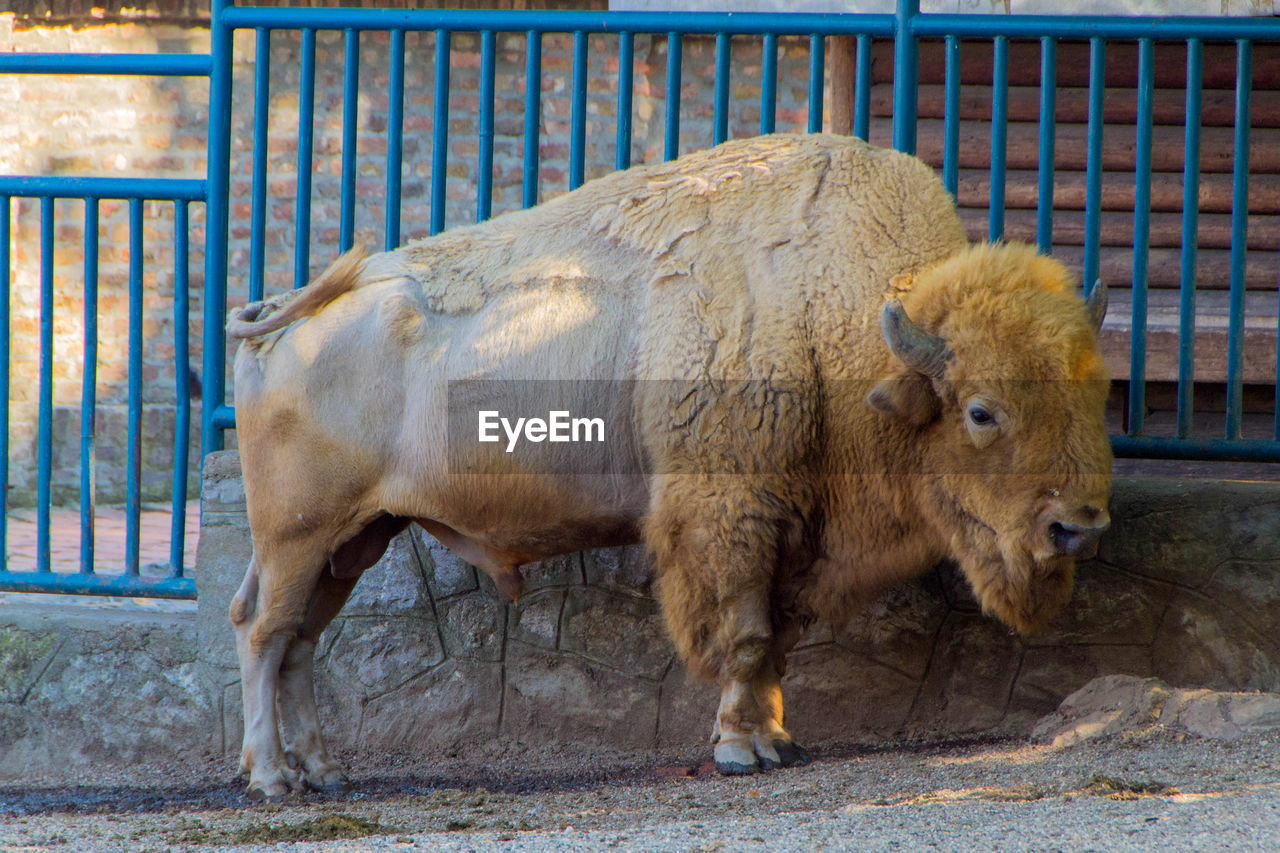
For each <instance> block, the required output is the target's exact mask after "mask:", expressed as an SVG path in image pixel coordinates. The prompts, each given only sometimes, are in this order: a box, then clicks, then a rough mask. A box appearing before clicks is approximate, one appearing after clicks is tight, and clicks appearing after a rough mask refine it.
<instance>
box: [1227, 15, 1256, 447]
mask: <svg viewBox="0 0 1280 853" xmlns="http://www.w3.org/2000/svg"><path fill="white" fill-rule="evenodd" d="M1252 90H1253V42H1251V41H1249V40H1248V39H1238V40H1237V41H1236V127H1235V134H1234V140H1233V150H1232V154H1233V157H1234V164H1233V166H1232V170H1231V297H1230V306H1231V308H1230V311H1231V315H1230V318H1229V320H1228V325H1227V430H1226V437H1227V438H1240V437H1241V427H1242V423H1241V421H1242V419H1243V409H1244V286H1245V281H1244V271H1245V254H1246V251H1247V249H1248V243H1247V240H1248V236H1249V235H1248V228H1249V96H1250V94H1251V93H1252Z"/></svg>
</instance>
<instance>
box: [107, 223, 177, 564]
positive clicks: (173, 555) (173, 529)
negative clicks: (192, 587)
mask: <svg viewBox="0 0 1280 853" xmlns="http://www.w3.org/2000/svg"><path fill="white" fill-rule="evenodd" d="M187 221H188V217H187V202H185V201H176V202H174V205H173V355H174V365H173V373H174V378H175V380H176V381H175V388H174V395H175V396H176V397H177V399H176V400H174V415H175V417H174V420H175V423H174V427H173V499H172V501H171V505H172V509H173V515H172V519H171V524H170V527H169V577H171V578H180V577H182V575H183V570H184V568H185V567H184V563H185V561H186V538H187V464H188V462H189V461H190V460H189V459H188V450H187V448H188V447H189V446H190V443H191V387H190V376H191V341H190V339H189V335H188V328H189V325H190V322H191V289H190V288H191V284H190V281H189V280H188V276H187V262H188V257H189V254H190V253H189V251H188V243H187ZM86 337H87V335H86Z"/></svg>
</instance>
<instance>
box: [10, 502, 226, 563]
mask: <svg viewBox="0 0 1280 853" xmlns="http://www.w3.org/2000/svg"><path fill="white" fill-rule="evenodd" d="M50 515H51V517H50V524H49V542H50V552H51V554H50V557H51V562H52V569H53V571H55V572H78V571H79V570H80V509H79V508H78V507H54V508H53V511H52V512H51V514H50ZM172 520H173V513H172V510H171V509H170V507H169V506H168V505H160V504H147V505H144V507H143V509H142V513H141V516H140V518H139V528H140V529H139V564H140V567H141V571H142V574H144V575H165V574H168V571H169V541H170V532H171V524H172ZM94 522H95V523H94V553H93V569H94V571H95V572H97V573H100V574H104V575H114V574H120V573H121V572H123V571H124V564H125V536H126V531H127V526H128V525H127V518H126V514H125V510H124V507H121V506H105V507H99V508H98V510H97V513H96V516H95V518H94ZM185 528H186V535H185V541H184V543H183V546H184V548H183V553H184V557H185V559H184V560H183V565H184V567H185V571H186V573H187V574H190V573H191V572H193V571H194V569H195V565H196V542H197V539H198V538H199V535H200V501H198V500H193V501H189V502H188V503H187V505H186V524H185ZM36 535H37V521H36V511H35V509H34V508H21V509H11V510H9V513H8V540H9V554H8V566H7V567H8V569H9V571H14V572H25V571H34V570H35V568H36Z"/></svg>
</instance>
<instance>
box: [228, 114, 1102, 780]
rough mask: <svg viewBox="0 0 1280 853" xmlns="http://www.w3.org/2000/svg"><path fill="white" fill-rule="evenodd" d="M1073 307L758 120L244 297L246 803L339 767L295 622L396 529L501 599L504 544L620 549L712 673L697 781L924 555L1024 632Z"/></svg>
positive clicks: (890, 176) (763, 736)
mask: <svg viewBox="0 0 1280 853" xmlns="http://www.w3.org/2000/svg"><path fill="white" fill-rule="evenodd" d="M1104 310H1105V290H1104V289H1103V288H1102V287H1101V286H1099V287H1098V288H1096V289H1095V290H1094V292H1093V297H1092V298H1091V300H1090V302H1089V303H1088V304H1086V302H1084V301H1082V300H1081V298H1080V297H1079V296H1078V295H1077V293H1076V286H1075V282H1073V281H1072V279H1071V276H1070V274H1069V273H1068V271H1067V270H1066V269H1065V268H1064V267H1063V266H1062V265H1061V264H1059V263H1057V262H1055V261H1053V260H1051V259H1049V258H1046V257H1041V256H1038V255H1036V254H1035V252H1034V251H1033V250H1032V249H1031V248H1029V247H1026V246H1021V245H978V246H970V245H969V244H968V243H967V242H966V240H965V236H964V232H963V230H962V229H961V226H960V222H959V219H958V218H957V216H956V214H955V210H954V208H953V206H952V200H951V198H950V197H949V196H948V195H947V193H946V192H945V191H944V189H943V187H942V185H941V184H940V183H939V181H938V180H937V178H936V177H935V176H934V174H933V173H932V172H931V171H930V169H929V168H928V167H927V166H926V165H924V164H923V163H921V162H920V161H918V160H916V159H914V158H912V157H909V156H906V155H903V154H899V153H896V152H893V151H887V150H881V149H877V148H873V147H870V146H868V145H866V144H864V143H862V142H859V141H858V140H856V139H852V138H845V137H834V136H781V135H780V136H769V137H762V138H759V139H750V140H742V141H737V142H730V143H726V144H724V145H721V146H718V147H716V148H713V149H711V150H708V151H702V152H699V153H697V154H692V155H689V156H687V157H683V158H681V159H679V160H676V161H674V162H670V163H663V164H660V165H652V166H644V167H639V168H635V169H630V170H628V171H625V172H618V173H615V174H612V175H609V176H607V177H604V178H601V179H599V180H596V181H592V182H590V183H588V184H586V185H585V186H583V187H582V188H580V189H578V190H576V191H574V192H571V193H569V194H568V195H565V196H563V197H561V198H558V199H556V200H554V201H551V202H548V203H546V204H544V205H541V206H539V207H537V208H534V209H532V210H528V211H524V212H520V213H512V214H508V215H505V216H501V217H499V218H497V219H495V220H493V221H491V222H487V223H484V224H482V225H477V226H473V227H467V228H458V229H455V230H453V231H450V232H448V233H445V234H442V235H439V236H437V237H434V238H431V239H427V240H422V241H419V242H416V243H414V244H412V245H409V246H406V247H405V248H402V249H399V250H397V251H394V252H387V253H383V254H378V255H373V256H371V257H367V258H366V257H364V256H363V255H362V254H360V253H348V254H347V255H345V256H343V257H342V258H341V259H339V260H338V261H337V262H336V263H335V264H334V265H333V266H332V267H330V268H329V270H328V271H326V272H325V273H324V274H323V275H322V276H321V277H320V278H319V279H318V280H317V281H315V282H314V283H312V284H311V285H310V286H309V287H307V288H304V289H302V290H300V291H297V292H296V293H292V294H288V295H286V296H284V297H281V298H278V299H275V300H270V301H268V302H266V303H258V304H255V305H251V306H249V307H247V308H245V309H243V310H241V311H240V312H238V314H237V316H235V317H233V319H232V320H231V322H230V324H229V326H228V329H229V332H230V334H231V335H232V336H233V337H237V338H244V339H245V343H244V344H243V345H242V346H241V347H240V351H239V353H238V355H237V357H236V365H235V392H236V414H237V430H238V438H239V444H240V452H241V458H242V460H243V464H244V480H245V488H246V492H247V495H248V507H249V521H250V525H251V527H252V531H253V541H254V556H253V559H252V561H251V562H250V564H249V567H248V570H247V572H246V574H245V580H244V583H243V585H242V586H241V588H240V590H239V592H238V593H237V594H236V596H235V599H234V601H233V603H232V605H231V621H232V622H233V623H234V625H235V630H236V640H237V649H238V652H239V657H240V667H241V673H242V676H243V689H244V716H245V735H244V747H243V752H242V766H243V769H244V770H245V771H246V772H248V773H249V790H250V793H251V794H253V795H255V796H269V797H274V796H278V795H281V794H283V793H285V792H286V791H287V790H288V789H289V788H290V787H293V788H298V787H301V786H302V785H303V784H306V785H310V786H313V787H320V788H324V787H329V786H333V785H338V784H341V783H342V781H343V777H342V773H341V770H340V768H339V767H338V765H337V764H336V763H335V762H334V761H333V760H332V759H331V758H330V756H329V754H328V753H327V752H326V750H325V747H324V743H323V741H322V738H321V735H320V726H319V721H318V719H317V713H316V705H315V699H314V695H313V694H314V692H313V688H312V659H313V651H314V648H315V643H316V639H317V637H318V636H319V635H320V632H321V631H322V630H323V629H324V627H325V626H326V625H327V624H328V623H329V621H330V620H331V619H332V618H333V617H334V615H335V614H336V613H337V612H338V611H339V609H341V607H342V605H343V602H345V601H346V599H347V596H348V594H349V593H350V591H351V589H352V587H353V585H354V584H355V582H356V580H357V578H359V576H360V573H361V572H362V571H364V570H365V569H366V568H368V567H369V566H371V565H372V564H373V563H374V562H375V561H376V560H377V559H378V557H379V556H380V555H381V554H382V553H383V550H384V549H385V547H386V545H387V542H388V540H389V539H390V538H391V537H392V536H393V535H395V534H396V533H397V532H398V531H400V530H402V529H403V528H404V527H405V526H406V525H407V524H409V523H410V522H416V523H418V524H420V525H422V526H423V527H424V528H426V530H427V531H428V532H429V533H430V534H431V535H433V536H435V537H436V538H437V539H439V540H440V541H441V542H443V543H444V544H445V545H447V546H448V547H449V548H451V549H453V550H454V551H455V552H456V553H458V554H459V555H460V556H462V557H463V558H464V559H466V560H468V561H469V562H471V563H473V564H475V565H476V566H478V567H479V568H480V569H482V570H484V571H485V572H487V573H488V574H489V575H490V576H491V577H492V578H493V579H494V580H495V582H496V583H497V585H498V587H499V589H501V590H502V591H503V592H504V593H505V594H506V595H508V596H509V597H511V598H515V597H517V596H518V595H519V594H520V592H521V590H522V582H521V579H520V571H519V569H520V566H521V565H522V564H524V563H527V562H530V561H535V560H541V559H544V558H547V557H551V556H554V555H556V554H563V553H566V552H571V551H575V550H578V549H582V548H591V547H597V546H605V545H617V544H621V543H630V542H637V541H642V542H644V543H645V544H646V545H647V546H648V548H649V549H650V550H651V552H652V554H653V556H654V561H655V566H656V572H657V578H658V590H659V595H660V599H661V604H662V608H663V612H664V614H665V617H666V622H667V626H668V629H669V631H670V634H671V637H672V640H673V641H674V642H675V645H676V648H677V649H678V651H679V653H680V654H681V656H682V657H683V658H684V659H685V660H686V661H687V662H688V665H689V667H690V668H691V669H692V671H693V672H695V673H697V674H698V675H700V676H703V677H705V678H709V679H715V680H716V681H718V682H719V684H720V686H721V689H722V694H721V696H722V698H721V701H720V708H719V711H718V713H717V715H716V719H715V725H714V743H715V759H716V764H717V766H718V767H719V769H720V770H721V772H724V773H746V772H751V771H755V770H757V769H760V768H762V767H763V768H768V767H773V766H777V765H789V764H795V763H798V762H803V761H805V760H807V756H806V754H805V752H804V750H803V749H801V748H800V747H799V746H798V745H796V744H795V743H794V742H793V741H792V739H791V736H790V735H789V734H788V733H787V731H786V730H785V729H784V728H783V713H782V697H781V691H780V687H779V680H780V678H781V676H782V673H783V667H784V659H785V656H786V653H787V651H788V649H789V648H790V647H791V645H792V644H793V643H794V642H795V641H796V640H797V638H798V636H799V635H800V633H801V631H802V630H803V629H804V626H805V625H806V624H808V623H809V622H810V621H811V620H813V619H814V618H828V619H838V618H840V617H842V616H843V615H845V614H847V613H848V611H849V609H850V608H851V607H854V606H856V605H857V604H858V603H859V602H861V601H864V600H865V599H866V598H867V597H868V596H870V595H874V594H875V593H876V592H877V591H878V590H881V589H883V588H884V587H886V586H888V585H891V584H895V583H898V582H900V581H903V580H905V579H907V578H910V577H912V576H914V575H917V574H919V573H921V572H923V571H925V570H927V569H928V568H929V567H931V566H933V565H934V564H935V563H937V562H938V561H939V560H942V559H947V558H949V559H952V560H954V561H956V562H957V563H958V564H959V566H960V569H961V570H962V571H963V573H964V576H965V577H966V578H967V579H968V582H969V583H970V584H971V586H972V588H973V591H974V593H975V595H976V596H977V598H978V600H979V601H981V603H982V606H983V609H984V610H986V611H987V612H989V613H991V614H994V615H995V616H997V617H999V618H1000V619H1002V620H1003V621H1004V622H1006V623H1008V624H1009V625H1011V626H1012V627H1014V628H1016V629H1018V630H1019V631H1030V630H1034V629H1035V628H1036V627H1038V626H1040V625H1041V624H1043V623H1044V622H1045V621H1046V620H1047V619H1048V618H1049V617H1050V616H1051V615H1052V614H1053V613H1054V612H1055V611H1056V610H1057V609H1058V608H1059V607H1060V606H1061V605H1062V604H1063V603H1065V602H1066V601H1067V599H1068V598H1069V597H1070V594H1071V587H1072V572H1073V568H1074V562H1075V559H1076V558H1077V557H1080V556H1082V555H1088V554H1090V553H1092V551H1093V549H1094V547H1095V546H1096V543H1097V540H1098V537H1099V536H1100V535H1101V533H1102V531H1103V530H1104V529H1105V528H1106V527H1107V524H1108V516H1107V511H1106V504H1107V497H1108V490H1109V487H1110V475H1109V470H1110V462H1111V451H1110V447H1109V444H1108V441H1107V435H1106V431H1105V429H1104V424H1103V411H1104V405H1105V399H1106V396H1107V385H1108V378H1107V375H1106V372H1105V369H1104V367H1103V363H1102V358H1101V355H1100V353H1099V350H1098V346H1097V342H1096V331H1097V328H1098V325H1099V324H1100V323H1101V319H1102V312H1103V311H1104ZM548 380H556V382H550V381H548ZM543 396H545V399H543ZM553 398H554V402H549V401H552V400H553ZM565 401H567V402H565ZM549 408H555V409H557V410H563V411H564V412H566V413H568V412H572V414H574V415H575V416H576V415H577V414H579V413H581V414H582V415H583V416H584V419H583V422H582V425H583V426H584V427H600V428H601V429H600V430H598V431H602V432H604V433H606V435H607V438H608V440H606V441H603V442H590V443H588V442H586V441H585V440H581V441H579V442H578V443H576V444H575V443H573V442H560V443H553V442H550V441H547V442H542V443H537V444H536V446H535V444H534V443H531V442H536V441H537V439H538V437H539V436H540V435H541V437H543V438H546V437H547V431H548V430H551V431H554V430H555V428H556V424H555V423H550V424H549V423H548V422H547V420H550V421H553V422H554V421H556V420H557V418H559V427H560V428H561V430H560V433H561V437H563V434H564V432H565V430H567V429H568V427H566V426H565V420H564V418H565V417H567V415H553V416H551V417H550V418H549V419H546V417H545V416H546V413H547V412H548V410H549ZM575 409H576V410H578V411H573V410H575ZM484 412H489V414H483V413H484ZM494 412H497V413H498V414H494ZM459 413H461V415H460V414H459ZM508 413H510V415H511V417H510V418H509V421H511V422H517V418H516V416H522V417H532V416H533V415H535V414H536V415H541V416H543V418H544V422H543V423H542V425H541V428H538V427H537V426H536V424H535V425H533V428H532V429H530V422H528V421H526V425H525V427H524V431H523V433H514V432H511V431H507V432H504V431H503V430H502V429H499V428H498V426H497V424H498V423H499V420H498V418H499V415H501V417H507V415H508ZM477 416H479V417H480V418H482V419H486V418H487V419H488V420H487V422H488V426H489V437H490V438H492V436H493V435H497V436H498V437H499V440H497V441H489V442H482V441H480V440H479V438H480V429H479V428H478V426H477V423H476V421H475V420H474V418H476V417H477ZM459 418H461V420H459ZM468 419H470V420H468ZM597 420H598V421H599V423H596V421H597ZM451 424H452V425H451ZM459 424H462V425H461V426H459ZM480 426H483V424H480ZM508 426H510V424H508ZM509 435H514V436H515V438H513V439H509V437H508V436H509ZM593 437H594V436H593ZM580 438H581V436H580ZM516 439H520V441H521V447H520V448H519V449H520V450H521V451H522V452H520V453H517V452H514V449H513V452H511V453H508V452H507V451H508V448H509V447H513V445H514V444H516V443H517V440H516ZM530 448H532V449H533V450H536V451H537V454H533V455H531V453H530V452H525V451H529V449H530ZM601 701H609V697H607V696H602V697H601Z"/></svg>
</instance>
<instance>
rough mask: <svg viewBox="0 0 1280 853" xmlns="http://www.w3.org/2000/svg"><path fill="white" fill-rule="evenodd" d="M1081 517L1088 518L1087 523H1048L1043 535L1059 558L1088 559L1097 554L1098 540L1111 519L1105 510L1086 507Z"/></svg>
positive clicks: (1109, 524)
mask: <svg viewBox="0 0 1280 853" xmlns="http://www.w3.org/2000/svg"><path fill="white" fill-rule="evenodd" d="M1081 515H1084V516H1088V517H1089V518H1090V520H1089V521H1088V523H1083V524H1082V523H1079V522H1077V521H1061V520H1059V521H1050V522H1049V524H1048V526H1047V527H1046V529H1045V534H1046V536H1047V537H1048V539H1049V543H1050V544H1051V545H1052V546H1053V550H1054V552H1055V553H1056V554H1058V556H1061V557H1079V558H1081V559H1088V558H1090V557H1092V556H1093V555H1094V554H1096V553H1098V540H1100V539H1101V538H1102V534H1103V533H1105V532H1106V531H1107V528H1108V527H1110V526H1111V518H1110V516H1108V515H1107V511H1106V510H1105V509H1098V508H1096V507H1086V508H1085V510H1084V511H1083V512H1082V513H1081Z"/></svg>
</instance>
